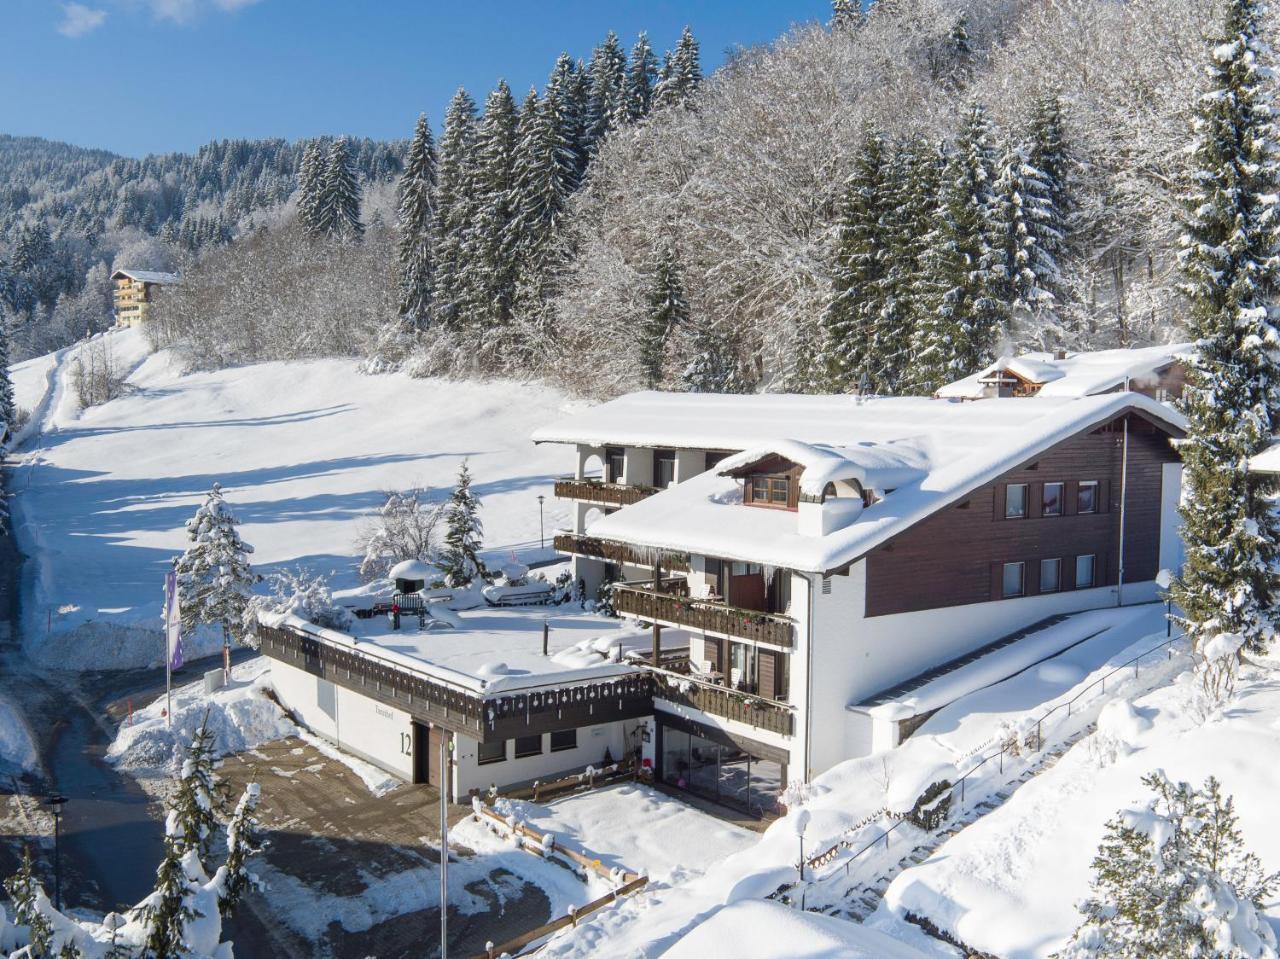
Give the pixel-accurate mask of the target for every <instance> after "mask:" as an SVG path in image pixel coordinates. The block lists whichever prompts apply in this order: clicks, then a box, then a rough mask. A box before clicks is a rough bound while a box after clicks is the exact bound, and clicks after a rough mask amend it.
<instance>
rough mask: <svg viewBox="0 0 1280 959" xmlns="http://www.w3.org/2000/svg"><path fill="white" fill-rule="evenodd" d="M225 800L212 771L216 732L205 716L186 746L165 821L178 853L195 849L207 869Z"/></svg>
mask: <svg viewBox="0 0 1280 959" xmlns="http://www.w3.org/2000/svg"><path fill="white" fill-rule="evenodd" d="M222 801H223V796H222V793H221V790H220V788H219V785H218V781H217V778H216V777H215V775H214V772H213V734H212V733H211V732H210V731H209V729H208V716H206V717H205V722H203V723H201V724H200V728H199V729H197V730H196V731H195V733H194V734H192V737H191V742H190V743H189V744H188V745H187V757H186V759H185V760H183V763H182V771H181V774H180V775H179V777H178V788H177V791H176V792H175V794H174V797H173V800H172V803H171V806H170V809H169V818H168V821H167V824H166V832H167V833H168V834H169V835H170V836H172V837H173V838H174V841H175V843H176V844H177V849H178V852H179V853H185V852H186V851H188V850H191V851H193V852H195V854H196V856H197V857H198V858H199V860H200V863H201V865H202V866H205V867H206V871H208V870H207V867H208V865H209V863H210V854H211V853H212V852H213V841H214V837H215V835H216V833H217V828H218V815H217V814H218V810H219V809H220V808H221V805H222Z"/></svg>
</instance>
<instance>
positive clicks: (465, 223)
mask: <svg viewBox="0 0 1280 959" xmlns="http://www.w3.org/2000/svg"><path fill="white" fill-rule="evenodd" d="M475 148H476V104H475V101H474V100H472V99H471V95H470V94H469V93H467V91H466V90H464V89H462V88H459V89H458V92H457V93H455V94H454V95H453V99H452V100H451V101H450V102H449V108H448V110H446V111H445V115H444V133H443V134H442V135H441V137H440V156H439V162H438V164H437V167H436V223H437V230H436V244H435V294H434V315H435V321H436V323H437V324H439V325H441V326H444V327H446V328H450V329H457V328H459V327H461V326H462V325H463V323H464V322H465V321H466V319H467V318H468V317H469V316H470V315H471V310H472V308H473V306H474V304H473V303H472V302H471V300H470V297H469V293H470V290H471V289H472V287H471V285H470V276H469V272H468V271H469V269H470V265H471V249H472V240H473V234H474V232H475V216H476V202H475V176H474V173H475Z"/></svg>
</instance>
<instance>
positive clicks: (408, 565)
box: [387, 559, 436, 581]
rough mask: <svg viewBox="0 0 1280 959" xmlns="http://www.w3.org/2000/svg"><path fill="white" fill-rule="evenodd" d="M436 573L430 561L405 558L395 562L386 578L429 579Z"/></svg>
mask: <svg viewBox="0 0 1280 959" xmlns="http://www.w3.org/2000/svg"><path fill="white" fill-rule="evenodd" d="M435 575H436V569H435V567H434V566H432V565H431V564H430V563H426V562H423V561H422V560H420V559H406V560H401V561H400V562H398V563H396V564H395V565H394V566H392V567H391V569H390V570H389V571H388V572H387V579H418V580H423V581H426V580H429V579H433V578H434V577H435Z"/></svg>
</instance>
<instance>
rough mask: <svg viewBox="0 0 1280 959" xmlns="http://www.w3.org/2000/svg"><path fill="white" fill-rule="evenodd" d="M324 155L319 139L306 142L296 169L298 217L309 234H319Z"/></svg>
mask: <svg viewBox="0 0 1280 959" xmlns="http://www.w3.org/2000/svg"><path fill="white" fill-rule="evenodd" d="M324 173H325V155H324V148H323V146H322V145H321V143H320V141H319V140H312V141H311V142H310V143H308V144H307V148H306V151H305V152H304V153H303V154H302V167H301V169H300V170H299V171H298V218H299V219H300V220H301V221H302V226H303V229H305V230H306V231H307V233H308V234H310V235H311V236H319V235H320V218H319V209H320V195H321V192H322V190H323V188H324Z"/></svg>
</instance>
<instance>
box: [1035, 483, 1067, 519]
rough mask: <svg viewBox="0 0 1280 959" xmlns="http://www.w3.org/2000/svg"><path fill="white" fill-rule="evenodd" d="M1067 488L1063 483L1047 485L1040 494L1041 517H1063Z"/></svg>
mask: <svg viewBox="0 0 1280 959" xmlns="http://www.w3.org/2000/svg"><path fill="white" fill-rule="evenodd" d="M1065 491H1066V487H1065V486H1064V485H1063V484H1062V483H1045V484H1044V492H1043V493H1041V494H1040V515H1041V516H1061V515H1062V504H1063V502H1064V500H1065Z"/></svg>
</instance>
